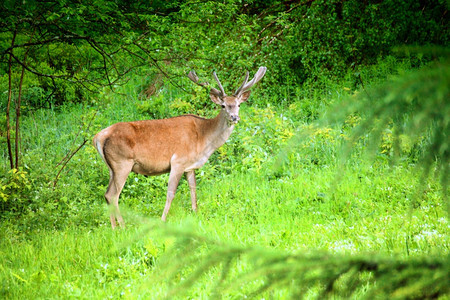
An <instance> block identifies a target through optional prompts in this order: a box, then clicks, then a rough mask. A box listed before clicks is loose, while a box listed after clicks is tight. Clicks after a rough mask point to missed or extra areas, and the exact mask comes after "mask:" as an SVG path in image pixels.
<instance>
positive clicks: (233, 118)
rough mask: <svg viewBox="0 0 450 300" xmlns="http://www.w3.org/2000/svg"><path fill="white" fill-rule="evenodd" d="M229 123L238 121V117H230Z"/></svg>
mask: <svg viewBox="0 0 450 300" xmlns="http://www.w3.org/2000/svg"><path fill="white" fill-rule="evenodd" d="M231 121H233V122H237V121H239V116H238V115H232V116H231Z"/></svg>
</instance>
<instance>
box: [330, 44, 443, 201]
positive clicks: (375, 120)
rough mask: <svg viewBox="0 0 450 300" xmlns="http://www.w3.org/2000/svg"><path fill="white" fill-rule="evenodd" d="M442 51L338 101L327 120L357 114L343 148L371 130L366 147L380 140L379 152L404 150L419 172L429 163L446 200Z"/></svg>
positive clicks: (400, 153) (397, 153)
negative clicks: (416, 66)
mask: <svg viewBox="0 0 450 300" xmlns="http://www.w3.org/2000/svg"><path fill="white" fill-rule="evenodd" d="M423 50H425V51H430V49H428V50H427V49H422V51H423ZM435 50H436V49H435ZM442 50H443V51H444V53H446V56H445V58H443V59H442V60H440V61H436V62H434V63H433V64H431V65H429V66H427V67H424V68H421V69H415V70H412V71H406V72H405V73H404V74H402V75H401V76H391V77H390V78H389V79H388V80H387V81H386V82H384V83H382V84H379V85H375V86H373V87H371V88H370V89H369V88H368V89H364V90H361V91H359V92H357V93H355V94H354V95H353V96H352V97H350V98H349V100H347V101H346V102H343V103H339V104H338V105H337V106H338V107H337V108H335V109H334V113H331V114H330V116H329V121H332V120H335V121H336V120H340V121H341V122H342V120H343V119H344V118H345V117H346V116H348V115H358V116H362V121H361V122H359V124H358V125H357V126H355V127H354V129H353V132H352V134H351V138H350V139H349V142H348V143H347V152H348V151H350V150H351V148H352V147H353V145H354V144H355V143H356V142H357V141H358V140H360V139H363V138H364V137H366V136H367V132H371V133H370V137H369V138H368V139H367V145H366V147H367V149H374V148H376V146H377V144H378V143H381V146H380V147H381V153H382V154H383V153H384V154H387V155H388V156H390V157H393V158H394V161H395V160H396V159H398V158H400V157H402V156H404V154H405V153H406V154H408V155H409V156H410V157H412V161H413V162H415V163H418V165H419V166H420V167H422V168H423V176H428V175H429V172H430V170H431V169H432V168H433V167H434V166H435V167H436V168H435V172H436V173H437V174H439V175H440V179H441V183H442V187H443V200H444V203H446V202H447V192H446V189H447V185H448V173H449V170H448V168H449V161H450V150H449V147H450V146H449V142H448V140H449V139H448V136H447V134H448V132H449V127H448V126H449V122H450V117H449V116H450V105H449V102H448V99H449V97H450V90H449V87H450V60H449V59H448V52H447V50H445V49H442ZM416 51H420V48H419V50H416ZM369 107H370V108H369ZM434 163H436V164H434Z"/></svg>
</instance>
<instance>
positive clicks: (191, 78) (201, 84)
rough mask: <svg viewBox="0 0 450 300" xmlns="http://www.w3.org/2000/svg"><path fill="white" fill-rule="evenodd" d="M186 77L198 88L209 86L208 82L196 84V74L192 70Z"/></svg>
mask: <svg viewBox="0 0 450 300" xmlns="http://www.w3.org/2000/svg"><path fill="white" fill-rule="evenodd" d="M187 76H188V77H189V79H190V80H192V81H193V82H194V83H195V84H197V85H199V86H201V87H205V88H206V87H207V86H208V85H209V82H203V83H200V82H198V79H199V78H198V76H197V74H196V73H195V71H194V70H192V71H190V72H189V74H188V75H187Z"/></svg>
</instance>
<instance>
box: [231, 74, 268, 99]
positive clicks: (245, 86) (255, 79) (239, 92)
mask: <svg viewBox="0 0 450 300" xmlns="http://www.w3.org/2000/svg"><path fill="white" fill-rule="evenodd" d="M266 70H267V68H266V67H260V68H259V69H258V72H256V74H255V77H253V79H252V80H250V82H248V83H247V80H248V72H247V75H246V76H245V80H244V83H243V84H242V85H241V87H240V88H238V89H237V90H236V92H235V93H234V95H235V96H236V97H239V96H240V95H242V93H244V92H245V91H248V90H249V89H250V88H251V87H252V86H254V85H255V84H256V83H257V82H258V81H260V80H261V79H262V78H263V77H264V74H266Z"/></svg>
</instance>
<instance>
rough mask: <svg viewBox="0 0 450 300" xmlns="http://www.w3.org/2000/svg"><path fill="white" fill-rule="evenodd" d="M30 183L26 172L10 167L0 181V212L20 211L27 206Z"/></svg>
mask: <svg viewBox="0 0 450 300" xmlns="http://www.w3.org/2000/svg"><path fill="white" fill-rule="evenodd" d="M30 189H31V184H30V179H29V176H28V174H27V172H25V171H23V170H17V169H12V170H10V171H8V174H7V176H6V177H4V178H1V181H0V207H1V208H0V212H2V213H4V212H6V211H15V212H19V213H22V212H23V210H24V208H25V207H27V206H28V204H29V203H28V201H26V199H27V198H28V197H27V196H28V195H29V193H30Z"/></svg>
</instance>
